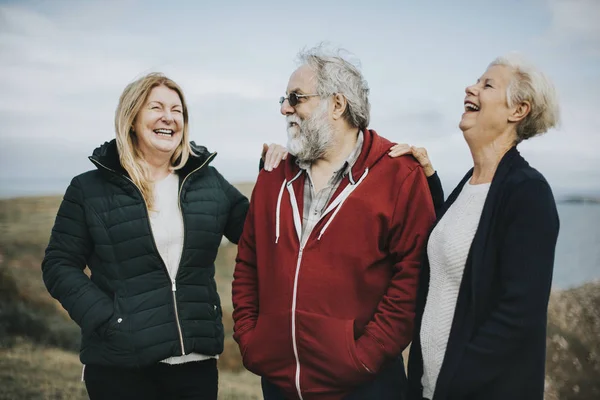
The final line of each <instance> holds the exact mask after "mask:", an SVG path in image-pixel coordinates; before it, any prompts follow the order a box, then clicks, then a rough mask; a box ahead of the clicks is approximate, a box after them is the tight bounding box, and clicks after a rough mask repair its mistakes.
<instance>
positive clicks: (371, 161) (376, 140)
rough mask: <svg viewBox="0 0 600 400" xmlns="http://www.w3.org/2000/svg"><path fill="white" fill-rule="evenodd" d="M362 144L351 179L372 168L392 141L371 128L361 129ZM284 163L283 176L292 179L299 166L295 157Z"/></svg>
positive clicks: (298, 170)
mask: <svg viewBox="0 0 600 400" xmlns="http://www.w3.org/2000/svg"><path fill="white" fill-rule="evenodd" d="M363 138H364V141H363V146H362V149H361V151H360V155H359V156H358V159H357V160H356V162H355V163H354V165H353V166H352V169H351V175H352V177H351V179H352V181H353V182H354V181H357V180H358V179H360V177H361V176H362V175H363V174H364V173H365V170H367V169H370V168H372V167H373V166H374V165H375V164H377V162H378V161H379V160H381V158H382V157H383V156H385V155H386V154H387V153H388V152H389V150H390V148H391V147H392V146H393V143H392V142H390V141H389V140H387V139H385V138H383V137H381V136H379V135H378V134H377V132H375V131H374V130H372V129H364V130H363ZM287 160H288V161H287V162H286V164H285V169H286V171H285V177H286V179H287V180H288V181H291V180H293V179H294V178H295V177H296V175H298V173H299V172H300V167H298V165H296V157H288V158H287Z"/></svg>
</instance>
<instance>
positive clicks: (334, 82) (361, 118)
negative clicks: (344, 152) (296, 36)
mask: <svg viewBox="0 0 600 400" xmlns="http://www.w3.org/2000/svg"><path fill="white" fill-rule="evenodd" d="M344 52H345V51H344V50H342V49H337V50H331V49H329V48H328V46H327V45H326V44H325V43H322V44H320V45H318V46H316V47H313V48H311V49H304V50H302V51H300V53H299V54H298V60H299V61H300V64H306V65H309V66H310V67H311V68H312V69H313V70H314V71H315V73H316V75H317V93H318V94H319V95H321V97H326V96H331V95H332V94H336V93H339V94H341V95H343V96H344V97H345V98H346V101H347V107H346V111H345V112H344V118H345V119H346V121H347V122H348V123H349V124H350V125H352V126H354V127H357V128H360V129H366V128H367V127H368V126H369V119H370V113H371V105H370V104H369V85H368V84H367V81H366V80H365V78H364V77H363V75H362V73H361V72H360V70H359V69H358V67H357V66H355V65H354V64H352V63H351V62H350V61H348V60H346V59H345V58H344V57H343V55H342V53H344Z"/></svg>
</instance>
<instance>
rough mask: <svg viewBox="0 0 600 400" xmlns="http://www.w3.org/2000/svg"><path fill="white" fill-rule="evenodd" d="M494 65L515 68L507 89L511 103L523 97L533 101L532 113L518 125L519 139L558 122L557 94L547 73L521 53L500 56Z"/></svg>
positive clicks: (544, 130)
mask: <svg viewBox="0 0 600 400" xmlns="http://www.w3.org/2000/svg"><path fill="white" fill-rule="evenodd" d="M494 65H502V66H506V67H509V68H511V69H512V70H513V77H512V80H511V82H510V84H509V85H508V88H507V89H506V99H507V102H508V106H509V107H512V106H514V105H516V104H519V103H521V102H524V101H527V102H529V104H530V105H531V110H530V111H529V114H528V115H527V116H526V117H525V118H524V119H523V120H522V121H521V122H520V123H519V124H518V125H517V143H520V142H522V141H523V140H526V139H529V138H532V137H534V136H536V135H541V134H542V133H545V132H547V131H548V130H549V129H550V128H553V127H555V126H557V125H558V123H559V119H560V110H559V105H558V96H557V94H556V89H555V88H554V85H553V84H552V81H551V80H550V79H549V78H548V77H547V76H546V75H544V74H543V73H542V72H541V71H540V70H539V69H537V68H536V67H535V66H534V65H532V64H531V63H529V62H527V61H526V60H525V59H524V58H523V57H521V56H520V55H518V54H508V55H505V56H501V57H498V58H496V59H495V60H494V61H492V62H491V63H490V65H489V66H490V67H491V66H494Z"/></svg>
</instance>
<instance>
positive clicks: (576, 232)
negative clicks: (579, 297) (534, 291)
mask: <svg viewBox="0 0 600 400" xmlns="http://www.w3.org/2000/svg"><path fill="white" fill-rule="evenodd" d="M558 215H559V218H560V231H559V234H558V243H557V245H556V259H555V262H554V279H553V285H554V286H555V287H558V288H561V289H566V288H570V287H573V286H578V285H581V284H582V283H585V282H589V281H592V280H598V279H600V204H591V203H581V204H572V203H562V204H558Z"/></svg>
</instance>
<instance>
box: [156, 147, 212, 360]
mask: <svg viewBox="0 0 600 400" xmlns="http://www.w3.org/2000/svg"><path fill="white" fill-rule="evenodd" d="M216 155H217V153H213V154H211V155H210V156H209V157H208V158H207V159H206V161H204V163H202V165H201V166H199V167H198V168H196V169H195V170H193V171H192V172H190V173H189V174H187V175H186V176H185V177H184V178H183V180H182V181H181V186H180V187H179V193H178V200H179V201H178V202H177V205H178V206H179V213H180V214H181V220H182V221H183V232H184V235H183V246H182V251H181V257H180V258H179V267H181V258H182V257H183V249H185V244H186V239H187V235H186V234H185V218H184V217H183V210H182V208H181V192H182V189H183V184H184V183H185V181H186V179H187V178H188V177H189V176H190V175H192V174H193V173H195V172H196V171H198V170H200V169H201V168H202V167H204V166H205V165H206V164H207V163H209V162H210V160H212V159H213V158H214V157H215V156H216ZM163 264H164V262H163ZM165 269H166V267H165ZM179 270H180V268H177V273H176V274H175V277H174V278H173V280H172V281H171V283H172V286H171V293H172V295H173V307H174V308H175V320H176V321H177V332H178V333H179V343H180V344H181V355H182V356H185V347H184V346H183V331H182V329H181V323H180V322H179V312H178V309H177V285H176V284H175V282H176V281H177V275H179ZM168 275H169V271H167V276H168Z"/></svg>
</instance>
